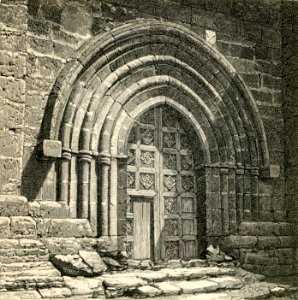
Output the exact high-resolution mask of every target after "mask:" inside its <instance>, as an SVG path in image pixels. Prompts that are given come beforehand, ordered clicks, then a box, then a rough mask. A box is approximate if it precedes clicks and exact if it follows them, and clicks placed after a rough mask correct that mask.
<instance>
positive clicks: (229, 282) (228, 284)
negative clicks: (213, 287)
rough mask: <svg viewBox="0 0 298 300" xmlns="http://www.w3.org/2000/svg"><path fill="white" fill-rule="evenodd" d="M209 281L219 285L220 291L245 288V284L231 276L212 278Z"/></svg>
mask: <svg viewBox="0 0 298 300" xmlns="http://www.w3.org/2000/svg"><path fill="white" fill-rule="evenodd" d="M209 280H210V281H213V282H215V283H217V284H218V288H220V289H239V288H241V287H242V286H243V283H242V281H241V280H240V279H239V278H235V277H231V276H223V277H218V278H210V279H209Z"/></svg>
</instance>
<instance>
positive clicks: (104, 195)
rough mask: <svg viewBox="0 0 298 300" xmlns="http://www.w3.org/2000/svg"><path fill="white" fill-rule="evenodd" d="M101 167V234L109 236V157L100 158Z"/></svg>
mask: <svg viewBox="0 0 298 300" xmlns="http://www.w3.org/2000/svg"><path fill="white" fill-rule="evenodd" d="M99 163H100V165H101V234H102V235H103V236H108V235H109V171H110V165H111V159H110V158H109V157H108V156H101V157H99Z"/></svg>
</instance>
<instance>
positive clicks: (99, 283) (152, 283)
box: [0, 266, 298, 300]
mask: <svg viewBox="0 0 298 300" xmlns="http://www.w3.org/2000/svg"><path fill="white" fill-rule="evenodd" d="M63 280H64V287H55V288H42V289H37V290H32V291H28V290H27V291H0V300H21V299H55V300H58V299H73V300H74V299H87V298H93V299H107V298H116V299H117V300H127V299H129V298H154V299H156V300H158V299H162V298H163V299H168V300H182V299H184V300H185V299H188V300H196V299H198V300H204V299H208V300H212V299H219V300H220V299H224V300H240V299H298V288H295V287H292V286H290V285H285V284H276V283H270V282H266V281H264V276H261V275H255V274H253V273H250V272H246V271H244V270H242V269H240V268H237V267H232V266H228V267H227V266H226V267H222V266H221V267H220V266H209V267H191V268H174V269H173V268H164V269H161V270H156V271H154V270H143V271H140V270H131V271H125V272H118V273H113V274H112V273H110V274H107V273H106V274H104V275H102V276H98V277H94V278H88V277H82V276H81V277H69V276H64V277H63Z"/></svg>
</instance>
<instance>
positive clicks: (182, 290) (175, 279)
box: [102, 267, 243, 298]
mask: <svg viewBox="0 0 298 300" xmlns="http://www.w3.org/2000/svg"><path fill="white" fill-rule="evenodd" d="M233 275H235V270H234V269H232V268H224V267H194V268H178V269H162V270H160V271H143V272H127V273H122V274H110V275H103V276H102V278H103V287H104V290H105V295H106V297H107V298H117V297H122V296H129V295H133V296H134V297H155V296H159V295H165V296H170V295H179V294H193V293H203V292H204V293H205V292H213V291H217V290H219V289H236V288H237V289H238V288H241V287H242V286H243V283H242V281H241V279H239V278H236V277H235V276H233Z"/></svg>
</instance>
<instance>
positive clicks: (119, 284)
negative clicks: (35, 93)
mask: <svg viewBox="0 0 298 300" xmlns="http://www.w3.org/2000/svg"><path fill="white" fill-rule="evenodd" d="M103 285H104V286H105V287H109V288H110V287H112V288H116V289H124V290H126V289H131V288H136V287H139V286H143V285H147V281H144V280H142V279H140V278H137V277H134V276H125V275H122V276H121V277H120V276H119V277H116V276H114V277H111V278H105V279H104V281H103Z"/></svg>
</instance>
